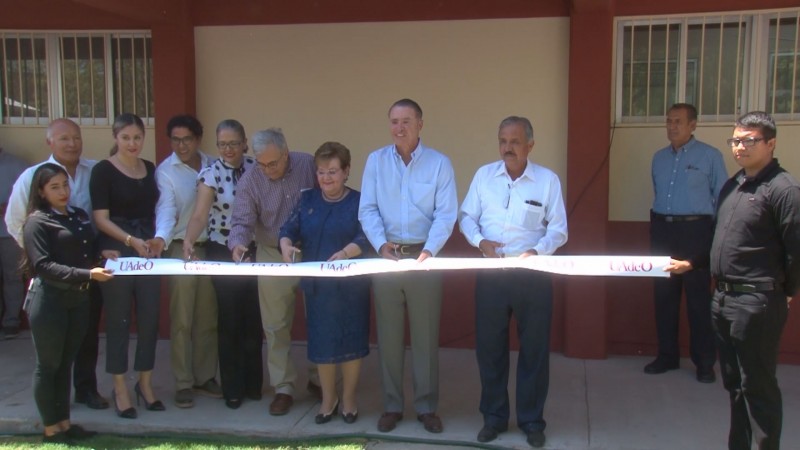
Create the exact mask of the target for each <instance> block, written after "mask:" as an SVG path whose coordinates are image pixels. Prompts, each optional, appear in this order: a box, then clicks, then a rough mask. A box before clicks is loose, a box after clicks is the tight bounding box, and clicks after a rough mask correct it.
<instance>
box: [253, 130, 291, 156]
mask: <svg viewBox="0 0 800 450" xmlns="http://www.w3.org/2000/svg"><path fill="white" fill-rule="evenodd" d="M250 143H251V145H252V146H253V155H255V156H258V155H260V154H262V153H264V150H266V148H267V146H269V145H274V146H276V147H278V149H280V151H281V153H282V154H283V153H289V146H288V145H286V137H285V136H284V135H283V131H282V130H281V129H280V128H267V129H266V130H261V131H257V132H256V133H255V134H254V135H253V137H252V138H251V139H250Z"/></svg>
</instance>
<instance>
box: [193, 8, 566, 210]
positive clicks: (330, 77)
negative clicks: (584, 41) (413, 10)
mask: <svg viewBox="0 0 800 450" xmlns="http://www.w3.org/2000/svg"><path fill="white" fill-rule="evenodd" d="M195 49H196V64H197V110H198V111H197V112H198V116H199V118H200V119H201V120H202V121H203V123H204V124H205V125H206V128H207V129H208V135H207V136H208V137H207V139H206V143H205V145H204V147H205V148H207V149H211V148H212V147H211V144H212V142H213V139H212V136H213V134H212V130H213V127H214V126H216V124H217V123H218V122H219V121H220V120H223V119H226V118H234V119H237V120H239V121H241V122H242V123H243V124H244V126H245V129H246V130H247V132H248V134H252V133H253V132H254V131H256V130H258V129H263V128H266V127H270V126H279V127H281V128H283V130H284V132H285V133H286V137H287V140H288V141H289V146H290V148H292V149H300V150H303V151H306V152H310V153H313V152H314V151H315V150H316V149H317V147H319V145H320V144H321V143H323V142H324V141H327V140H336V141H340V142H342V143H343V144H345V145H346V146H347V147H348V148H350V150H351V151H352V152H353V164H352V165H353V169H352V172H351V176H350V180H351V181H350V183H349V184H350V185H351V186H353V187H355V188H359V187H360V184H361V174H362V172H363V166H364V162H365V160H366V156H367V154H368V153H369V152H370V151H371V150H374V149H376V148H378V147H381V146H383V145H386V144H388V143H390V137H389V130H388V120H387V118H386V112H387V109H388V107H389V106H390V105H391V103H392V102H394V101H395V100H398V99H400V98H403V97H409V98H412V99H414V100H416V101H418V102H419V103H420V105H421V106H422V109H423V111H424V128H423V130H422V139H423V142H425V144H426V145H429V146H431V147H434V148H437V149H439V150H441V151H443V152H444V153H446V154H447V155H449V156H450V158H451V160H452V161H453V164H454V166H455V170H456V176H457V182H458V190H459V195H460V198H463V197H464V195H465V194H466V191H467V189H468V188H469V183H470V181H471V180H472V176H473V174H474V173H475V170H476V169H477V168H478V167H479V166H481V165H483V164H485V163H487V162H490V161H493V160H496V159H498V158H499V156H498V154H497V125H498V124H499V122H500V120H501V119H503V118H504V117H506V116H509V115H512V114H513V115H524V116H527V117H528V118H530V119H531V121H532V122H533V125H534V131H535V133H536V135H535V138H536V146H535V148H534V153H533V155H532V159H533V160H534V161H536V162H537V163H540V164H543V165H545V166H549V167H550V168H552V169H553V170H555V171H556V172H557V173H558V174H559V175H560V176H561V179H562V185H564V187H566V166H567V159H566V158H567V78H568V53H569V20H568V19H567V18H548V19H514V20H481V21H448V22H402V23H359V24H325V25H286V26H237V27H198V28H196V29H195Z"/></svg>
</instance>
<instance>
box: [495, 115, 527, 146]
mask: <svg viewBox="0 0 800 450" xmlns="http://www.w3.org/2000/svg"><path fill="white" fill-rule="evenodd" d="M509 125H522V128H524V129H525V136H526V137H527V138H528V142H530V141H532V140H533V125H531V121H530V120H528V119H527V118H525V117H519V116H508V117H506V118H505V119H503V121H502V122H500V127H499V128H498V131H499V130H502V129H503V128H505V127H507V126H509Z"/></svg>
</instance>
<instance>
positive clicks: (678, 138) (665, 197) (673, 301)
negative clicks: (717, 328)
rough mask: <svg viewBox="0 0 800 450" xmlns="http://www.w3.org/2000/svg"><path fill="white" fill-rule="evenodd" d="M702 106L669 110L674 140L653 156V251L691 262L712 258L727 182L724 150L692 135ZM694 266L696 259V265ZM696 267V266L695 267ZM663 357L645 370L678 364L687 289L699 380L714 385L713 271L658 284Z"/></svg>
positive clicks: (691, 343)
mask: <svg viewBox="0 0 800 450" xmlns="http://www.w3.org/2000/svg"><path fill="white" fill-rule="evenodd" d="M696 127H697V109H696V108H695V107H694V106H692V105H689V104H686V103H677V104H675V105H672V107H670V109H669V111H667V138H668V139H669V142H670V145H668V146H666V147H664V148H662V149H661V150H659V151H658V152H656V154H655V155H653V166H652V176H653V191H654V194H655V195H654V199H653V209H652V210H651V211H650V246H651V250H652V252H653V254H654V255H669V256H671V257H672V258H674V259H678V260H685V261H686V264H689V265H692V264H693V262H696V261H698V260H700V259H705V260H707V259H708V252H709V251H710V249H711V240H712V238H713V233H714V229H713V226H714V221H713V218H714V214H715V211H716V207H717V197H718V196H719V191H720V189H722V185H723V184H724V183H725V181H726V180H727V179H728V172H727V171H726V170H725V163H724V162H723V159H722V153H720V151H719V150H717V149H716V148H714V147H712V146H710V145H708V144H704V143H702V142H700V141H698V140H697V139H695V138H694V135H693V133H694V130H695V128H696ZM694 265H696V264H694ZM690 267H691V266H690ZM653 286H654V288H655V289H654V293H653V294H654V295H653V296H654V299H655V313H656V331H657V333H658V356H657V357H656V359H655V360H654V361H653V362H651V363H650V364H648V365H646V366H645V368H644V371H645V373H648V374H659V373H664V372H666V371H668V370H674V369H677V368H678V367H679V366H680V347H679V346H678V323H679V319H680V314H679V313H680V305H681V291H684V290H685V291H686V312H687V315H688V318H689V331H690V341H689V350H690V355H691V358H692V362H694V364H695V366H697V373H696V376H697V381H700V382H701V383H713V382H714V380H715V379H716V375H715V374H714V363H715V362H716V359H717V354H716V348H715V346H714V335H713V332H712V329H711V275H710V274H709V271H708V268H696V269H694V270H689V271H687V272H686V273H683V274H681V275H678V274H675V273H673V274H672V276H671V277H670V278H659V279H656V280H654V281H653Z"/></svg>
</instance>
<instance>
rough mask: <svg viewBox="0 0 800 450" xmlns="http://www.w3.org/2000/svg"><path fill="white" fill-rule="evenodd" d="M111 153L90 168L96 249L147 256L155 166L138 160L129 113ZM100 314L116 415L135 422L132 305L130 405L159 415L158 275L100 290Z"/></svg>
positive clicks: (136, 128)
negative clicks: (103, 313)
mask: <svg viewBox="0 0 800 450" xmlns="http://www.w3.org/2000/svg"><path fill="white" fill-rule="evenodd" d="M112 132H113V135H114V149H113V150H112V155H111V156H110V157H109V158H108V159H105V160H103V161H100V162H98V163H97V165H95V166H94V169H92V178H91V181H90V182H89V191H90V193H91V196H92V208H94V212H93V214H94V222H95V224H96V225H97V229H98V231H99V232H100V235H99V236H98V239H100V242H101V246H102V248H113V249H116V250H119V252H120V253H121V254H122V256H126V257H135V256H139V257H142V258H150V257H154V256H157V255H154V254H152V252H151V250H150V243H151V241H152V239H153V236H154V235H155V211H156V202H158V195H159V194H158V185H157V184H156V177H155V171H156V167H155V165H153V163H152V162H150V161H145V160H143V159H141V158H140V157H139V154H140V153H141V152H142V147H143V144H144V122H142V119H140V118H139V117H138V116H136V115H134V114H129V113H125V114H121V115H120V116H119V117H117V118H116V120H114V125H113V127H112ZM102 291H103V305H104V308H105V311H106V372H108V373H110V374H111V375H112V376H113V379H114V389H113V390H112V391H111V398H112V401H113V402H114V407H115V408H114V409H115V410H116V413H117V415H118V416H119V417H122V418H125V419H135V418H136V417H137V416H138V413H137V412H136V408H134V407H133V405H132V403H131V399H130V396H129V395H128V387H127V385H126V384H125V374H126V373H127V371H128V338H129V327H130V324H131V303H132V301H133V300H134V299H135V307H136V328H137V340H136V355H135V357H134V363H133V370H135V371H137V372H139V381H138V382H137V383H136V386H134V392H135V394H136V402H137V404H138V403H139V400H144V405H145V408H146V409H147V410H149V411H163V410H164V409H165V408H164V404H163V403H162V402H161V401H160V400H157V399H156V397H155V394H154V393H153V386H152V384H151V378H152V374H153V367H154V366H155V360H156V343H157V340H158V318H159V312H160V299H161V280H160V278H159V277H158V276H152V275H140V276H135V277H120V278H117V279H114V280H112V281H111V282H109V283H106V284H104V285H103V286H102Z"/></svg>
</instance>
